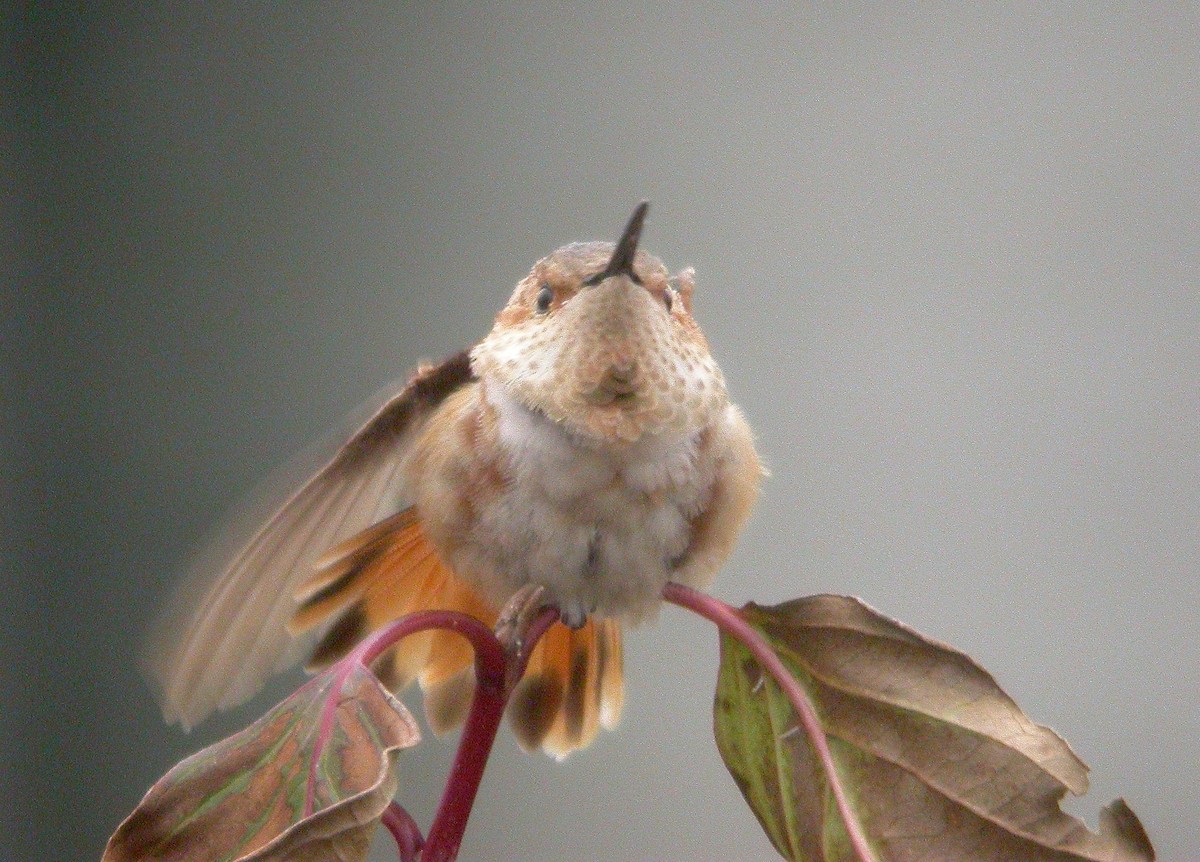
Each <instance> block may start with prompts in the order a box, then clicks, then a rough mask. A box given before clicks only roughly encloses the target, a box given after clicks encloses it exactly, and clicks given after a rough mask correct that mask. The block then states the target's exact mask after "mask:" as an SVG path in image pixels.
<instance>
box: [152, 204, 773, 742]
mask: <svg viewBox="0 0 1200 862" xmlns="http://www.w3.org/2000/svg"><path fill="white" fill-rule="evenodd" d="M648 208H649V205H648V204H647V203H646V202H642V203H641V204H640V205H639V206H638V207H637V208H636V209H635V210H634V212H633V215H632V216H631V217H630V219H629V221H628V223H627V224H626V226H625V229H624V231H623V232H622V233H621V236H620V239H619V240H618V241H617V242H616V243H608V242H577V243H572V244H570V245H565V246H563V247H561V248H559V249H558V250H556V251H554V252H553V253H552V254H550V255H548V256H546V257H544V258H542V259H541V260H539V261H538V262H537V263H536V264H534V266H533V269H532V270H531V271H530V273H529V274H528V275H527V276H526V277H525V278H524V279H522V280H521V281H520V283H518V284H517V286H516V289H515V290H514V291H513V293H512V296H511V297H510V298H509V300H508V304H507V305H505V306H504V308H503V309H502V310H501V311H500V313H499V314H498V315H497V316H496V319H495V325H494V326H493V328H492V330H491V332H490V333H488V335H487V336H486V337H485V338H484V339H483V340H482V341H480V342H479V343H478V344H476V345H475V346H474V347H473V348H472V349H470V350H469V351H463V352H461V353H458V354H456V355H454V356H451V357H450V358H448V359H446V360H445V361H443V362H441V363H440V364H424V365H422V366H420V367H419V368H418V369H417V371H416V372H415V374H413V376H412V377H411V378H410V379H409V380H408V381H407V383H406V384H405V385H403V386H402V387H400V388H398V390H394V391H393V392H392V393H391V394H389V395H388V396H387V397H386V398H385V399H384V400H383V402H382V406H379V407H378V408H377V409H376V410H374V412H373V413H372V414H371V415H370V418H369V419H367V421H366V422H365V424H362V425H361V426H360V427H358V428H357V430H355V431H354V432H353V433H352V434H350V435H349V437H348V439H344V442H343V443H342V445H341V446H340V448H339V449H337V451H336V452H335V453H334V454H333V455H332V457H330V458H329V459H328V460H327V461H325V462H324V463H323V465H322V466H320V467H319V469H317V470H316V471H315V473H314V474H313V475H312V476H311V478H309V479H308V480H307V481H306V482H304V483H302V484H301V485H300V486H299V487H298V488H297V489H294V490H290V491H289V493H287V494H286V495H285V496H284V499H283V500H282V502H280V503H278V504H277V505H276V506H275V507H274V508H273V512H274V513H273V514H271V515H270V516H269V517H267V518H266V519H265V521H264V522H261V524H260V523H258V522H256V523H255V524H254V528H252V529H249V530H243V531H242V534H243V535H249V538H248V540H246V541H244V542H242V543H240V544H231V543H229V542H225V543H223V544H220V545H219V546H218V547H220V548H224V549H225V550H219V551H217V552H216V553H215V554H209V555H208V558H207V559H208V563H206V564H205V565H206V567H207V568H208V569H209V574H208V577H207V579H206V580H201V581H196V582H194V583H193V584H192V586H191V587H190V588H187V589H185V590H184V591H183V593H182V595H183V596H185V597H186V598H185V599H183V600H182V601H180V602H179V603H178V605H177V610H176V612H175V613H174V614H172V615H170V616H168V617H166V618H165V619H164V622H163V623H162V624H161V625H160V634H159V635H158V636H157V637H156V639H155V645H154V647H153V649H152V650H151V653H150V656H149V658H148V664H149V670H150V673H151V676H152V677H153V678H154V680H155V681H156V683H157V684H158V686H159V687H160V689H161V699H162V702H163V709H164V714H165V716H166V718H167V719H168V720H169V721H178V722H180V723H181V724H183V725H184V726H185V727H190V726H191V725H194V724H195V723H197V722H198V721H200V720H201V719H203V718H204V717H205V716H206V715H208V714H209V713H211V712H213V711H214V710H216V709H218V708H227V707H231V706H234V705H236V704H238V703H240V702H242V701H244V700H246V699H248V698H249V697H250V696H251V695H252V694H253V693H254V692H255V691H256V690H257V689H258V688H259V687H260V686H261V685H262V683H263V682H264V681H265V679H266V678H267V677H269V676H270V675H271V674H272V673H273V672H275V671H277V670H279V669H281V668H283V667H286V666H288V665H289V664H291V663H293V662H295V661H296V660H297V659H298V658H299V657H300V656H301V655H302V653H303V652H304V651H305V650H310V652H309V660H308V665H307V666H308V668H309V669H310V670H316V669H320V668H322V667H324V666H327V665H329V664H330V663H331V662H333V661H336V660H337V659H338V658H340V657H342V656H344V655H345V654H346V653H347V652H349V651H350V650H351V649H352V648H353V647H354V645H355V644H356V643H358V642H359V641H360V640H361V639H362V638H364V637H365V636H366V635H368V634H369V633H370V632H371V631H373V630H376V629H378V628H380V627H381V626H384V625H386V624H387V623H389V622H391V621H392V620H394V619H396V618H398V617H400V616H402V615H404V614H407V613H412V612H416V611H422V610H432V609H443V610H456V611H461V612H464V613H468V614H471V615H473V616H475V617H477V618H478V619H480V620H482V621H483V622H484V623H486V624H488V625H494V624H495V622H496V620H497V616H498V613H499V610H500V609H501V608H502V607H503V606H504V605H505V603H506V602H507V601H508V600H509V599H510V598H511V597H512V596H513V595H514V594H515V593H517V591H519V590H521V589H523V588H528V587H529V586H530V585H537V586H541V587H542V588H544V593H543V595H544V596H545V598H546V599H547V601H548V602H549V603H551V604H553V605H554V606H556V607H557V608H558V609H559V612H560V621H559V622H558V623H556V624H555V625H554V626H553V627H552V628H551V629H550V630H549V631H548V632H547V633H546V635H545V636H544V638H543V639H542V640H541V641H540V642H539V643H538V645H537V647H536V648H535V650H534V652H533V653H532V656H531V658H530V661H529V665H528V669H527V671H526V674H525V676H524V677H523V679H522V680H521V681H520V683H519V684H518V685H517V688H516V689H515V690H514V692H513V697H512V700H511V701H510V704H509V709H508V717H509V720H510V724H511V726H512V727H513V730H514V731H515V734H516V737H517V740H518V742H519V743H520V744H521V745H522V746H523V747H525V748H526V749H527V750H536V749H541V750H544V751H545V752H546V753H548V754H550V755H552V756H554V757H557V758H559V759H561V758H563V757H565V756H566V755H567V754H569V753H571V752H572V751H575V750H577V749H579V748H582V747H584V746H586V745H588V744H589V743H590V742H591V741H592V740H593V739H594V738H595V736H596V735H597V733H598V731H599V729H600V728H601V727H603V728H605V729H611V728H613V727H615V726H616V724H617V721H618V719H619V717H620V713H621V708H622V704H623V701H624V687H623V675H622V674H623V671H622V647H621V640H622V630H623V628H624V627H625V626H628V625H634V624H637V623H640V622H644V621H647V620H649V619H652V618H653V617H654V616H655V615H656V613H657V610H658V608H659V606H660V605H661V602H662V599H661V593H662V590H663V587H664V586H665V585H666V584H667V582H668V581H675V582H678V583H681V584H684V585H687V586H690V587H694V588H697V589H706V588H707V587H708V586H710V585H711V583H712V581H713V580H714V578H715V576H716V574H717V571H718V569H719V568H720V567H721V565H722V564H723V563H724V561H725V560H726V558H727V557H728V556H729V554H730V553H731V551H732V550H733V547H734V544H735V541H736V539H737V536H738V534H739V532H740V531H741V529H742V527H743V526H744V524H745V521H746V519H747V517H748V515H749V513H750V510H751V508H752V506H753V503H754V501H755V498H756V497H757V495H758V489H759V485H760V483H761V480H762V478H763V476H764V475H765V471H764V469H763V466H762V464H761V462H760V460H759V457H758V454H757V453H756V451H755V446H754V438H753V434H752V432H751V429H750V426H749V425H748V423H747V421H746V419H745V418H744V416H743V414H742V412H741V411H740V410H739V409H738V407H737V406H735V405H734V404H733V403H732V402H731V401H730V400H729V396H728V394H727V392H726V388H725V382H724V378H723V376H722V374H721V371H720V369H719V368H718V366H717V363H716V362H715V361H714V360H713V358H712V355H711V354H710V352H709V348H708V344H707V342H706V340H705V337H704V334H703V332H702V331H701V329H700V326H699V324H697V322H696V320H695V319H694V317H693V316H692V300H693V292H694V287H695V276H694V271H693V270H692V269H690V268H689V269H685V270H683V271H681V272H679V273H678V274H676V275H674V276H671V275H669V274H668V270H667V268H666V267H665V266H664V265H663V263H662V262H661V261H660V260H658V259H657V258H655V257H652V256H651V255H650V254H648V253H646V252H645V251H642V250H640V249H639V248H638V246H639V241H640V237H641V233H642V227H643V224H644V221H645V218H646V213H647V211H648ZM236 532H237V531H235V534H236ZM314 643H315V646H314V645H313V644H314ZM373 669H374V670H375V672H376V673H377V675H378V676H379V677H380V679H381V680H382V681H383V682H384V683H385V684H386V685H388V686H389V687H391V688H393V689H395V690H399V689H400V688H403V687H404V686H405V685H407V684H409V683H411V682H413V681H417V682H419V683H420V686H421V688H422V690H423V692H424V700H425V711H426V715H427V718H428V720H429V723H430V726H431V727H432V728H433V729H434V731H435V732H439V733H440V732H443V731H445V730H448V729H451V728H453V727H456V726H457V725H459V724H460V723H461V722H462V721H463V719H464V718H465V715H466V712H467V708H468V706H469V704H470V698H471V695H472V692H473V688H474V671H473V665H472V655H471V652H470V648H469V647H468V646H467V644H466V643H465V642H464V641H463V640H461V639H460V638H459V637H458V636H457V635H454V634H453V633H450V632H444V631H430V632H424V633H421V634H417V635H414V636H411V637H409V638H407V639H405V640H404V641H402V642H401V643H400V644H399V645H397V647H395V648H394V649H392V650H390V651H389V652H388V653H386V654H385V655H384V656H381V658H380V659H379V661H378V662H377V663H376V665H375V666H374V668H373Z"/></svg>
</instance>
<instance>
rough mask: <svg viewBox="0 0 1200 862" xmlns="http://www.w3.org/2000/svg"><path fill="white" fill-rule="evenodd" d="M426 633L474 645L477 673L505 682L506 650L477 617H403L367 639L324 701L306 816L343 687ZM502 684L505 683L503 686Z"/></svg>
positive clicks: (340, 664) (340, 668)
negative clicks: (443, 633) (357, 672)
mask: <svg viewBox="0 0 1200 862" xmlns="http://www.w3.org/2000/svg"><path fill="white" fill-rule="evenodd" d="M426 629H447V630H449V631H454V632H458V633H459V634H461V635H462V636H463V637H465V638H466V639H467V640H469V641H470V642H471V646H472V647H474V649H475V673H476V675H478V676H480V677H484V676H488V677H489V678H495V677H497V676H498V677H499V679H500V680H501V681H503V679H504V672H505V667H506V663H507V655H506V654H505V652H504V647H502V646H501V644H500V642H499V641H498V640H496V636H495V635H494V634H492V631H491V629H489V628H488V627H487V626H485V625H484V624H483V623H481V622H480V621H479V620H477V619H475V617H472V616H468V615H467V614H462V613H458V612H457V611H421V612H419V613H415V614H409V615H407V616H404V617H401V618H400V619H398V620H396V621H395V622H393V623H391V624H389V625H387V626H385V627H384V628H382V629H380V630H379V631H377V632H375V633H374V634H372V635H371V636H369V637H367V638H366V639H365V640H363V642H362V643H360V644H359V645H358V646H357V647H355V648H354V651H353V652H351V653H350V654H349V655H347V656H346V657H345V658H344V659H342V660H341V661H340V662H338V665H337V672H336V673H335V675H334V679H333V685H332V686H331V687H330V691H329V694H328V695H327V696H326V698H325V704H324V707H323V708H322V710H321V728H320V730H319V731H318V733H317V739H316V741H315V742H314V743H313V751H312V756H311V758H310V761H309V769H308V783H307V787H306V788H305V793H304V816H305V817H308V816H310V815H311V814H312V813H313V810H314V808H315V806H316V780H317V769H318V765H319V763H320V760H321V754H322V753H323V752H324V750H325V746H326V745H327V744H328V743H329V739H330V737H331V736H333V725H334V721H335V714H336V713H337V708H338V704H339V703H341V694H342V687H343V686H344V685H345V682H346V679H347V678H348V677H349V676H350V674H351V673H353V671H354V669H355V668H356V667H359V666H360V665H361V666H362V667H369V666H370V664H371V662H373V661H375V659H377V658H379V656H380V655H381V654H383V652H384V651H386V650H387V649H389V648H390V647H393V646H395V645H396V644H397V643H398V642H400V641H401V640H402V639H404V638H406V637H408V636H409V635H411V634H416V633H417V632H420V631H425V630H426ZM501 684H503V682H501Z"/></svg>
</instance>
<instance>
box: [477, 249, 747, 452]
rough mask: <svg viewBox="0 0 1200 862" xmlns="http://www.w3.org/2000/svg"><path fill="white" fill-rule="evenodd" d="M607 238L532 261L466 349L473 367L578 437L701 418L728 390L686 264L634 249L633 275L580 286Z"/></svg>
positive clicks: (624, 433)
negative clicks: (699, 321) (670, 269)
mask: <svg viewBox="0 0 1200 862" xmlns="http://www.w3.org/2000/svg"><path fill="white" fill-rule="evenodd" d="M613 248H614V245H613V244H612V243H604V242H589V243H573V244H571V245H567V246H563V247H562V248H560V249H558V250H557V251H555V252H554V253H553V254H551V255H549V256H548V257H545V258H543V259H542V260H540V261H538V262H537V264H536V265H535V266H534V267H533V270H532V271H531V272H530V273H529V275H528V276H527V277H526V278H525V279H523V280H522V281H521V283H520V284H518V285H517V288H516V290H515V291H514V292H513V295H512V297H511V298H510V299H509V302H508V305H507V306H505V308H504V309H503V310H502V311H501V312H500V314H499V315H498V316H497V317H496V325H495V327H494V328H493V329H492V331H491V333H490V334H489V335H488V336H487V337H486V338H485V339H484V340H483V341H482V342H480V344H479V345H478V346H476V347H475V349H474V350H473V351H472V353H471V360H472V365H473V367H474V370H475V372H476V374H477V375H478V376H479V377H481V378H482V379H484V380H485V381H489V382H492V381H494V382H495V383H498V384H499V385H502V386H503V387H504V388H505V390H506V392H507V393H508V394H509V395H510V396H512V397H513V398H515V399H516V400H518V401H519V402H521V403H522V404H524V405H525V406H526V407H528V408H530V409H532V410H537V411H539V412H541V413H544V414H545V415H546V416H548V417H549V418H551V419H553V420H554V421H555V422H558V423H561V424H562V425H564V426H565V427H567V428H568V429H569V430H571V431H572V432H574V433H577V434H579V435H581V436H582V437H584V438H591V439H595V440H598V441H605V442H617V441H626V442H632V441H635V440H638V439H640V438H641V437H642V436H643V435H647V434H651V435H656V434H663V433H670V432H683V431H686V430H688V429H694V428H700V427H704V426H705V425H707V424H708V423H709V421H710V420H711V417H713V416H714V415H716V413H717V412H718V411H720V410H721V409H723V408H724V406H725V404H726V403H727V402H726V394H725V384H724V381H723V379H722V377H721V372H720V369H719V368H718V367H717V365H716V363H715V362H713V360H712V357H711V356H709V352H708V344H707V342H706V341H705V340H704V335H703V333H702V332H701V331H700V328H699V327H698V326H697V325H696V322H695V321H694V320H693V319H692V316H691V298H692V297H691V294H692V273H691V271H690V270H686V271H684V272H683V273H681V274H680V275H679V276H677V277H676V278H674V279H670V278H668V275H667V270H666V267H664V266H663V264H662V263H661V261H659V260H658V259H657V258H654V257H652V256H651V255H649V254H647V253H645V252H641V251H639V252H638V253H637V257H636V258H635V262H634V267H633V271H634V274H635V275H636V277H637V280H635V279H633V278H630V277H629V276H627V275H618V276H613V277H611V278H608V279H606V280H604V281H603V282H601V283H600V284H598V285H595V286H591V287H588V286H585V285H584V282H586V281H587V280H588V278H590V277H591V276H594V275H595V274H596V273H598V272H601V271H602V270H603V269H604V267H605V265H606V263H607V262H608V260H609V258H610V257H611V256H612V253H613ZM637 281H640V282H641V284H638V283H637ZM539 298H540V299H541V300H542V305H541V306H540V307H539ZM547 298H548V299H549V304H548V306H547V305H546V304H545V301H546V299H547Z"/></svg>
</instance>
